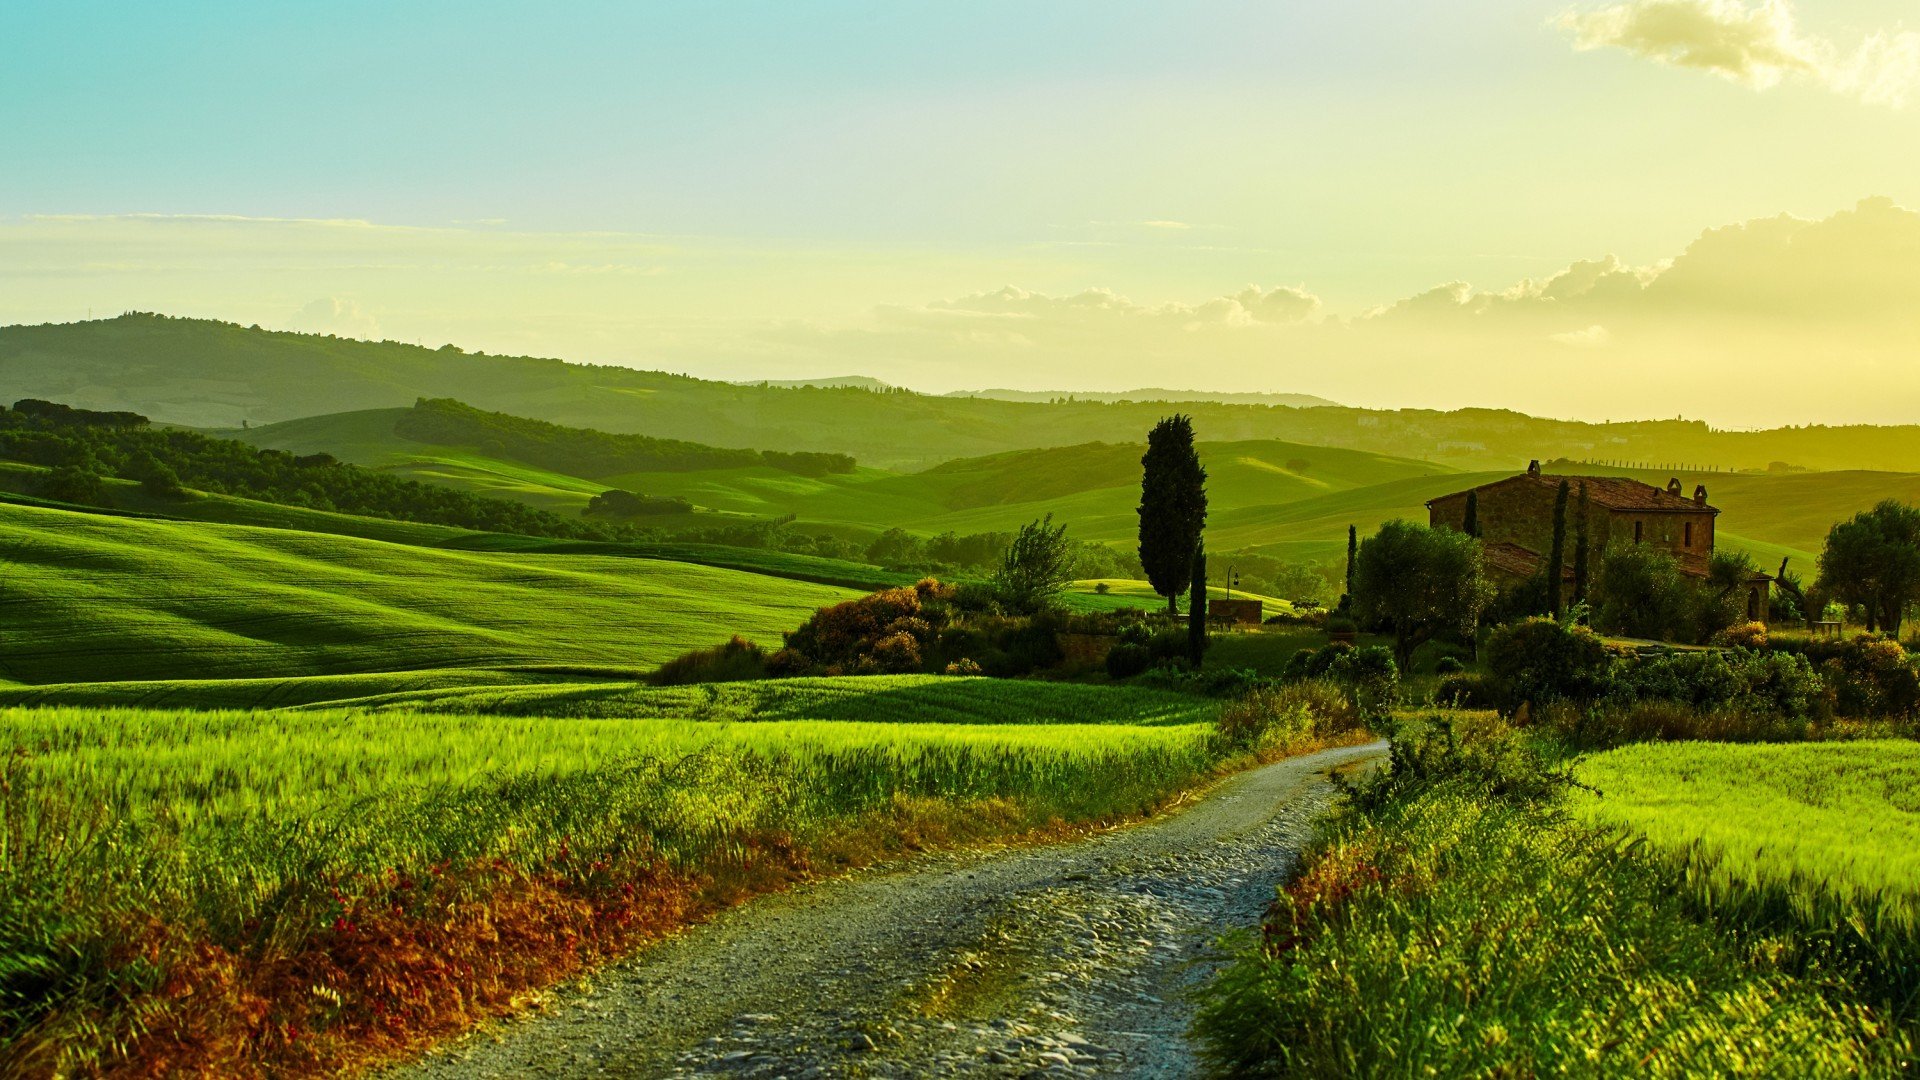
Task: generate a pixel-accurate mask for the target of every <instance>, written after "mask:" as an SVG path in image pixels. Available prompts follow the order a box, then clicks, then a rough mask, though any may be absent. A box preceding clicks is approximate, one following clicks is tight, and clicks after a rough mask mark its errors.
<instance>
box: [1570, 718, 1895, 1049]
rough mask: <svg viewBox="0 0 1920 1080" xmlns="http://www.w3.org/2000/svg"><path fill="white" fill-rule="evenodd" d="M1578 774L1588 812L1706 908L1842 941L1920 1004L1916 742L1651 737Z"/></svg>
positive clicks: (1580, 806) (1887, 988)
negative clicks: (1645, 846) (1624, 835)
mask: <svg viewBox="0 0 1920 1080" xmlns="http://www.w3.org/2000/svg"><path fill="white" fill-rule="evenodd" d="M1580 777H1581V779H1582V780H1583V781H1584V782H1586V783H1588V784H1591V785H1593V786H1594V787H1595V788H1597V789H1599V795H1598V796H1597V797H1577V798H1576V800H1575V806H1576V808H1577V810H1578V812H1579V813H1580V815H1581V816H1582V817H1583V818H1584V819H1586V820H1588V821H1590V822H1592V823H1594V824H1597V825H1601V826H1605V827H1611V828H1617V829H1622V830H1625V831H1627V832H1629V833H1632V834H1634V835H1637V836H1643V837H1645V838H1646V839H1647V840H1648V842H1649V843H1650V844H1651V845H1652V847H1653V849H1654V850H1655V851H1657V852H1659V853H1661V855H1662V857H1664V858H1666V859H1668V860H1669V861H1671V862H1673V863H1674V864H1675V865H1676V866H1677V867H1678V868H1679V871H1680V873H1681V875H1682V876H1683V877H1684V878H1685V880H1686V881H1687V884H1688V890H1689V892H1690V894H1691V895H1692V896H1693V897H1694V898H1695V899H1696V900H1697V901H1698V902H1700V903H1701V904H1702V906H1703V907H1706V908H1707V909H1709V910H1713V911H1715V912H1716V913H1717V914H1718V915H1719V916H1720V917H1721V918H1723V919H1725V920H1727V921H1729V922H1733V923H1735V924H1739V925H1748V926H1752V927H1754V928H1755V929H1758V930H1762V931H1767V930H1773V931H1778V930H1779V929H1781V928H1783V927H1784V928H1787V929H1789V930H1794V931H1799V932H1800V934H1801V935H1804V936H1808V937H1811V938H1815V939H1818V940H1825V941H1832V942H1834V943H1836V945H1837V947H1839V948H1840V949H1841V951H1842V952H1843V953H1845V954H1849V955H1850V956H1851V957H1852V958H1853V959H1856V960H1860V961H1862V962H1864V963H1866V964H1867V965H1868V967H1869V969H1870V972H1871V978H1870V980H1869V982H1870V984H1878V985H1879V986H1880V988H1881V989H1882V990H1883V991H1884V992H1885V993H1887V994H1888V995H1889V996H1890V997H1891V999H1892V1000H1893V1001H1895V1002H1896V1003H1897V1006H1898V1008H1899V1009H1900V1010H1901V1011H1902V1012H1904V1013H1906V1014H1908V1015H1910V1016H1911V1015H1912V1014H1914V1013H1915V1012H1916V1010H1920V997H1917V996H1920V744H1917V743H1914V742H1910V741H1906V740H1875V741H1862V742H1841V743H1798V744H1786V745H1766V744H1758V745H1754V744H1742V745H1732V744H1722V743H1659V744H1642V745H1637V746H1628V747H1622V748H1620V749H1618V750H1612V751H1608V752H1607V753H1604V754H1600V755H1597V756H1595V757H1593V758H1590V759H1587V760H1586V761H1584V762H1582V764H1581V766H1580Z"/></svg>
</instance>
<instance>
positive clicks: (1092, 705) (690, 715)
mask: <svg viewBox="0 0 1920 1080" xmlns="http://www.w3.org/2000/svg"><path fill="white" fill-rule="evenodd" d="M334 700H336V701H338V702H339V703H342V704H346V703H348V702H345V701H341V700H340V699H334ZM351 704H353V705H354V706H356V707H363V708H378V709H400V710H406V711H430V712H438V713H475V714H486V715H490V716H553V717H606V718H613V717H628V718H675V717H677V718H686V719H696V720H751V721H800V720H809V721H831V722H872V723H888V724H902V725H915V726H917V725H922V724H936V725H937V724H950V725H980V724H987V725H1009V726H1013V725H1026V724H1043V725H1044V724H1058V725H1073V724H1093V725H1102V724H1124V725H1127V726H1128V727H1130V728H1131V727H1178V726H1182V725H1194V724H1200V725H1204V724H1206V723H1209V722H1211V721H1212V719H1213V716H1214V709H1215V706H1214V704H1213V703H1212V702H1209V701H1207V700H1205V699H1202V698H1196V697H1193V696H1191V695H1187V694H1178V693H1172V692H1167V691H1159V690H1150V689H1147V688H1145V687H1131V686H1129V687H1119V686H1098V685H1088V684H1085V683H1053V682H1035V681H1027V680H1012V679H989V678H983V677H972V678H956V677H953V676H945V675H845V676H832V677H824V678H812V679H774V680H768V681H755V682H734V683H706V684H700V685H694V686H646V685H643V684H640V683H634V682H625V683H622V682H601V683H553V684H550V685H544V686H497V685H495V686H488V685H479V686H473V687H469V688H454V687H449V688H432V689H423V690H417V691H410V692H399V693H389V694H384V695H382V696H378V697H374V696H368V697H365V698H362V699H359V700H354V701H352V702H351Z"/></svg>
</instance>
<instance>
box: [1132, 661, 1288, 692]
mask: <svg viewBox="0 0 1920 1080" xmlns="http://www.w3.org/2000/svg"><path fill="white" fill-rule="evenodd" d="M1140 682H1141V683H1142V684H1143V685H1146V686H1151V687H1154V688H1156V689H1161V690H1177V691H1180V692H1182V693H1187V694H1203V695H1205V696H1207V697H1233V696H1235V695H1239V694H1244V693H1247V692H1248V691H1250V690H1252V689H1254V688H1255V687H1258V686H1261V685H1263V680H1262V679H1261V678H1260V675H1259V673H1258V672H1256V671H1254V670H1252V669H1251V668H1208V669H1205V670H1202V671H1187V670H1185V669H1183V668H1179V667H1175V666H1173V665H1171V664H1163V665H1161V666H1159V667H1155V668H1150V669H1148V670H1147V671H1146V672H1145V673H1144V674H1142V675H1141V676H1140Z"/></svg>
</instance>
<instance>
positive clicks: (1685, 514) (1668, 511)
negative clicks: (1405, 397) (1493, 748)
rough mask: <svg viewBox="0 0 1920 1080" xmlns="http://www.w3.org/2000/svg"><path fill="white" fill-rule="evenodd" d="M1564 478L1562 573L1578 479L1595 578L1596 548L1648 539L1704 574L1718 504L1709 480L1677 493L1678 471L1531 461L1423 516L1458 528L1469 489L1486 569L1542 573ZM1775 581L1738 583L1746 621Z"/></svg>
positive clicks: (1566, 573) (1568, 569) (1569, 559)
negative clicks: (1552, 470)
mask: <svg viewBox="0 0 1920 1080" xmlns="http://www.w3.org/2000/svg"><path fill="white" fill-rule="evenodd" d="M1562 480H1565V481H1566V482H1567V487H1568V489H1569V490H1568V498H1567V535H1566V555H1565V559H1566V561H1565V563H1564V564H1563V565H1562V566H1561V569H1560V573H1561V577H1562V580H1571V578H1572V576H1573V540H1574V533H1575V529H1576V528H1577V525H1576V523H1575V517H1574V515H1576V514H1578V513H1579V511H1580V488H1581V486H1582V485H1585V487H1586V489H1587V550H1588V551H1589V552H1590V553H1591V556H1590V558H1591V560H1592V563H1591V565H1592V567H1593V571H1594V576H1595V578H1596V579H1597V578H1598V576H1599V567H1600V553H1601V552H1603V551H1605V550H1606V549H1607V547H1608V546H1609V545H1618V544H1652V545H1654V546H1656V547H1659V548H1660V549H1662V550H1664V551H1667V552H1669V553H1671V554H1672V555H1673V557H1674V559H1675V561H1677V562H1678V563H1679V564H1680V570H1681V572H1682V573H1685V574H1688V575H1690V576H1692V577H1696V578H1704V577H1706V576H1707V565H1708V562H1709V560H1711V559H1712V558H1713V527H1714V520H1715V519H1716V518H1718V517H1719V516H1720V511H1719V510H1718V509H1717V508H1716V507H1714V506H1711V505H1709V504H1708V503H1707V488H1706V485H1704V484H1701V485H1698V486H1696V487H1695V488H1694V489H1693V493H1692V496H1691V497H1688V496H1687V495H1685V494H1682V488H1681V484H1680V480H1679V479H1678V478H1677V477H1676V478H1674V479H1672V480H1669V481H1667V486H1666V488H1665V489H1661V488H1657V487H1654V486H1653V485H1652V484H1643V483H1641V482H1640V481H1638V480H1630V479H1628V478H1626V477H1624V476H1554V475H1549V474H1546V473H1543V472H1541V471H1540V463H1539V462H1538V461H1535V462H1531V463H1529V464H1528V465H1527V471H1526V472H1524V473H1520V474H1519V475H1517V476H1510V477H1508V478H1506V479H1505V480H1496V481H1494V482H1493V483H1491V484H1482V485H1481V486H1479V487H1477V488H1473V489H1471V491H1470V492H1469V491H1456V492H1454V493H1453V494H1451V495H1442V496H1440V497H1439V498H1437V499H1434V500H1432V501H1431V502H1429V503H1427V515H1428V520H1429V523H1430V524H1432V525H1434V526H1436V527H1437V526H1441V525H1445V526H1448V527H1450V528H1454V529H1460V528H1463V527H1464V525H1465V523H1466V517H1467V496H1468V494H1470V493H1471V494H1472V495H1473V496H1474V501H1475V507H1474V513H1475V517H1476V520H1477V522H1478V526H1479V528H1478V532H1479V535H1480V539H1481V542H1482V543H1483V544H1484V545H1485V550H1486V557H1487V568H1488V570H1489V571H1491V573H1492V575H1493V576H1494V578H1495V579H1496V580H1498V581H1500V582H1501V583H1502V584H1506V585H1513V584H1518V583H1519V582H1521V581H1525V580H1527V579H1529V578H1532V577H1534V576H1535V575H1537V574H1539V573H1540V569H1541V566H1542V565H1543V564H1544V563H1545V562H1546V558H1547V557H1546V555H1545V553H1546V552H1549V551H1552V550H1553V504H1554V501H1555V499H1556V498H1557V497H1558V495H1559V490H1560V481H1562ZM1772 583H1773V579H1772V578H1770V577H1768V576H1767V575H1765V574H1758V573H1756V574H1755V575H1754V576H1753V577H1752V578H1751V579H1749V580H1748V581H1747V582H1746V584H1745V585H1744V586H1743V588H1744V589H1745V590H1746V597H1745V603H1744V604H1743V606H1744V607H1745V609H1746V614H1747V618H1748V619H1749V620H1750V621H1754V622H1765V621H1766V618H1767V600H1768V590H1769V588H1770V586H1771V585H1772Z"/></svg>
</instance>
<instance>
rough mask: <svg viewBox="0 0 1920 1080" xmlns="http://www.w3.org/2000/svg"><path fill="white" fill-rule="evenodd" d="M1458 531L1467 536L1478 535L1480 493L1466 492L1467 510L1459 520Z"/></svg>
mask: <svg viewBox="0 0 1920 1080" xmlns="http://www.w3.org/2000/svg"><path fill="white" fill-rule="evenodd" d="M1460 531H1461V532H1463V533H1466V534H1467V535H1468V536H1479V535H1480V493H1479V492H1478V491H1469V492H1467V512H1466V515H1465V516H1464V517H1463V518H1462V519H1461V521H1460Z"/></svg>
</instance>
